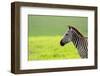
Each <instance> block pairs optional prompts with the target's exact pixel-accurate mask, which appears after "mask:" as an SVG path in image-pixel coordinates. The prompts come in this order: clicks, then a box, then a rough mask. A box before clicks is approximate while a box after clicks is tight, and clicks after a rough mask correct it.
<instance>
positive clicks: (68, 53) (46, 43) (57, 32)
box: [28, 15, 88, 60]
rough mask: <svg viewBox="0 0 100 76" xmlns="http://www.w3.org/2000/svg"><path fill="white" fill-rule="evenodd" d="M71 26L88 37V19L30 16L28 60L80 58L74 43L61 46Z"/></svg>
mask: <svg viewBox="0 0 100 76" xmlns="http://www.w3.org/2000/svg"><path fill="white" fill-rule="evenodd" d="M69 25H71V26H74V27H76V28H77V29H78V30H79V31H80V32H81V33H82V34H83V35H84V36H87V31H88V28H87V26H88V18H87V17H74V16H46V15H44V16H43V15H29V16H28V46H29V47H28V60H53V59H75V58H80V57H79V55H78V53H77V49H76V48H75V46H74V45H73V43H72V42H70V43H69V44H66V45H65V46H64V47H62V46H60V43H59V42H60V40H61V38H62V37H63V34H64V33H65V31H66V30H68V26H69Z"/></svg>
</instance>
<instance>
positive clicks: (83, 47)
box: [72, 31, 88, 58]
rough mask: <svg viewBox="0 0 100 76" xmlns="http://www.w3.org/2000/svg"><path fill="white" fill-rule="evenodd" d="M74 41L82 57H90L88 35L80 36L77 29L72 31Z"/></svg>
mask: <svg viewBox="0 0 100 76" xmlns="http://www.w3.org/2000/svg"><path fill="white" fill-rule="evenodd" d="M72 42H73V44H74V45H75V47H76V48H77V49H78V53H79V55H80V57H81V58H87V57H88V48H87V46H88V42H87V38H86V37H80V36H79V35H78V34H77V33H76V32H75V31H72Z"/></svg>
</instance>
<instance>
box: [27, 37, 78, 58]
mask: <svg viewBox="0 0 100 76" xmlns="http://www.w3.org/2000/svg"><path fill="white" fill-rule="evenodd" d="M60 39H61V37H60V36H52V37H51V36H45V37H29V60H48V59H49V60H50V59H75V58H80V57H79V55H78V53H77V49H76V48H75V47H74V45H73V43H69V44H67V45H65V46H63V47H62V46H60V42H59V41H60Z"/></svg>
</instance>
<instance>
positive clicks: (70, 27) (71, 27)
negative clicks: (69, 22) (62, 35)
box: [69, 26, 84, 37]
mask: <svg viewBox="0 0 100 76" xmlns="http://www.w3.org/2000/svg"><path fill="white" fill-rule="evenodd" d="M69 29H73V30H74V31H75V32H77V34H78V35H79V36H81V37H84V36H83V35H82V34H81V33H80V32H79V31H78V30H77V29H76V28H75V27H73V26H69Z"/></svg>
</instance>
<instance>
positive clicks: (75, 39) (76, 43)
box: [72, 38, 79, 49]
mask: <svg viewBox="0 0 100 76" xmlns="http://www.w3.org/2000/svg"><path fill="white" fill-rule="evenodd" d="M72 42H73V44H74V45H75V47H76V48H77V49H78V45H79V43H78V42H79V38H74V39H72Z"/></svg>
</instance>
